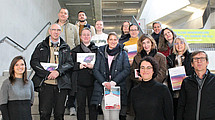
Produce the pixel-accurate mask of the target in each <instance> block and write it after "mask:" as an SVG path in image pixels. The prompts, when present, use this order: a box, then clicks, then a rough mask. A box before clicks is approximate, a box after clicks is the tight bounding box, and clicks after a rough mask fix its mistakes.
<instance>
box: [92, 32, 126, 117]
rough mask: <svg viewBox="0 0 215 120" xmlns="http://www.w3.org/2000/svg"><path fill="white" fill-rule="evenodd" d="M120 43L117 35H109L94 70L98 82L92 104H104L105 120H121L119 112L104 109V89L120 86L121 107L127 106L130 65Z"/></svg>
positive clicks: (99, 53)
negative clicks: (127, 79)
mask: <svg viewBox="0 0 215 120" xmlns="http://www.w3.org/2000/svg"><path fill="white" fill-rule="evenodd" d="M118 42H119V40H118V38H117V34H116V33H114V32H112V33H109V35H108V39H107V43H108V45H105V46H101V47H99V49H98V52H97V56H96V62H95V65H94V70H93V74H94V76H95V78H96V81H95V84H94V92H93V96H92V99H91V104H94V105H97V106H98V105H99V104H101V103H102V108H103V113H104V120H118V119H119V110H105V109H104V104H103V103H104V100H103V94H104V87H105V88H107V89H110V88H111V86H120V96H121V105H126V104H127V101H126V100H127V95H126V92H127V91H126V77H127V76H128V75H129V73H130V65H129V60H128V55H127V53H126V51H125V50H124V49H123V45H121V44H118Z"/></svg>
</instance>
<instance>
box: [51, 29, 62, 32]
mask: <svg viewBox="0 0 215 120" xmlns="http://www.w3.org/2000/svg"><path fill="white" fill-rule="evenodd" d="M51 30H52V31H57V32H60V31H61V29H51Z"/></svg>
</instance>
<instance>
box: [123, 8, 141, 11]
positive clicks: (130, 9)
mask: <svg viewBox="0 0 215 120" xmlns="http://www.w3.org/2000/svg"><path fill="white" fill-rule="evenodd" d="M122 10H123V11H137V9H132V8H129V9H127V8H126V9H122Z"/></svg>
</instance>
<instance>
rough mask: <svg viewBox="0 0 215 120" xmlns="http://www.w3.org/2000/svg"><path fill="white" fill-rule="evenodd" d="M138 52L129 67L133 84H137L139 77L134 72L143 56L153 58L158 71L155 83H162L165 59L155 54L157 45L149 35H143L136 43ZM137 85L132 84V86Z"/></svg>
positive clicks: (164, 73) (164, 72)
mask: <svg viewBox="0 0 215 120" xmlns="http://www.w3.org/2000/svg"><path fill="white" fill-rule="evenodd" d="M137 45H138V50H137V55H136V56H135V57H134V60H133V64H132V67H131V79H132V80H133V81H134V82H139V81H140V79H141V77H138V76H137V75H136V77H135V74H136V70H137V69H138V65H139V63H140V60H141V59H142V58H143V57H145V56H151V57H154V59H155V60H156V61H157V62H158V63H159V65H160V67H159V71H158V75H157V77H155V78H154V80H155V81H158V82H160V83H162V82H163V81H164V80H165V78H166V57H165V56H164V55H163V54H161V53H159V52H157V45H156V42H155V40H154V39H153V38H152V36H151V35H148V34H143V35H142V36H141V37H140V38H139V40H138V42H137ZM135 84H137V83H134V85H135Z"/></svg>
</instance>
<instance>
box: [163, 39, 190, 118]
mask: <svg viewBox="0 0 215 120" xmlns="http://www.w3.org/2000/svg"><path fill="white" fill-rule="evenodd" d="M167 65H168V68H174V67H179V66H184V67H185V72H186V75H187V76H189V75H191V72H192V67H191V53H190V52H189V46H188V44H187V41H186V39H185V38H183V37H181V36H178V37H176V38H175V40H174V42H173V53H172V54H171V55H169V56H167ZM167 83H168V87H169V90H170V92H171V94H172V97H173V104H174V115H175V117H176V113H177V106H178V97H179V90H176V91H173V89H172V84H171V81H170V77H168V79H167Z"/></svg>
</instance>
